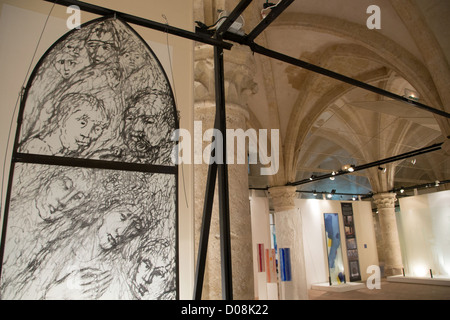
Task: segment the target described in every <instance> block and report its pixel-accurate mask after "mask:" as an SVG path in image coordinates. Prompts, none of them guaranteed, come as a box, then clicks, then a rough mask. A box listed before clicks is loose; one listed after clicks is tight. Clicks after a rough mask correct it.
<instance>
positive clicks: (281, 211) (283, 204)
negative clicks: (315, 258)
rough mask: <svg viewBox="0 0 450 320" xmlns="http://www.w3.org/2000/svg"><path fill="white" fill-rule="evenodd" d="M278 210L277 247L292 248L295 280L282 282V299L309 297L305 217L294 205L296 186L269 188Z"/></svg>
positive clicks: (276, 225)
mask: <svg viewBox="0 0 450 320" xmlns="http://www.w3.org/2000/svg"><path fill="white" fill-rule="evenodd" d="M269 193H270V197H271V198H272V204H273V207H274V210H275V230H276V236H277V247H278V249H280V248H290V251H291V270H292V281H290V282H282V284H281V290H280V291H281V292H280V298H281V299H282V300H307V299H308V288H307V283H306V267H305V256H304V248H303V231H302V219H301V215H300V212H299V211H298V210H297V209H296V208H295V203H294V200H295V199H296V198H297V192H296V187H274V188H270V189H269Z"/></svg>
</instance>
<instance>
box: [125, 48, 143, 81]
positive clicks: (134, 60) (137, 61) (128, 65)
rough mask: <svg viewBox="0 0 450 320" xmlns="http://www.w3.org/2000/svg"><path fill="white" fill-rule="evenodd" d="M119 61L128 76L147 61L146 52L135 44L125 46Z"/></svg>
mask: <svg viewBox="0 0 450 320" xmlns="http://www.w3.org/2000/svg"><path fill="white" fill-rule="evenodd" d="M119 61H120V65H121V66H122V68H123V70H124V73H125V75H126V76H128V75H130V74H132V73H133V72H134V71H136V70H138V69H139V68H141V67H142V66H143V65H144V64H145V63H146V59H145V56H144V54H142V53H141V51H140V48H139V47H138V46H137V45H135V44H131V45H130V46H128V47H125V50H124V52H123V53H121V55H120V57H119Z"/></svg>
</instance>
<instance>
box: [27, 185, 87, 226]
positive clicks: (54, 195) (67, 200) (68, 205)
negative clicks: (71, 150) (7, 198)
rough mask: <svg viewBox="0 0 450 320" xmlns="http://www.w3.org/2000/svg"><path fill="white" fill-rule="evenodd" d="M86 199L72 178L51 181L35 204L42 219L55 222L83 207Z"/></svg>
mask: <svg viewBox="0 0 450 320" xmlns="http://www.w3.org/2000/svg"><path fill="white" fill-rule="evenodd" d="M85 198H86V196H85V195H84V193H83V192H81V191H79V190H77V189H76V188H75V186H74V184H73V181H72V180H71V179H70V178H67V177H62V178H57V179H55V180H53V181H51V182H50V183H49V184H48V186H47V187H46V188H45V189H44V190H43V191H42V192H41V193H40V194H39V195H38V196H37V198H36V202H35V204H36V208H37V210H38V214H39V216H40V217H41V219H43V220H46V221H53V220H55V219H58V218H60V217H62V216H63V215H65V214H68V213H69V212H70V211H72V210H73V209H74V208H76V207H78V206H79V205H81V204H82V203H83V202H84V201H85Z"/></svg>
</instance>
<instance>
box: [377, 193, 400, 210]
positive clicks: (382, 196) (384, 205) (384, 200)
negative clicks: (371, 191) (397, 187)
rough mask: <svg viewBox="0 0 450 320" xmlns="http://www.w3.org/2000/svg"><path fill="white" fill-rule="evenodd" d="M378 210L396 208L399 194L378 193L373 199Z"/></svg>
mask: <svg viewBox="0 0 450 320" xmlns="http://www.w3.org/2000/svg"><path fill="white" fill-rule="evenodd" d="M372 199H373V201H374V203H375V205H376V206H377V208H378V209H388V208H395V201H396V200H397V194H395V193H378V194H376V195H374V196H373V197H372Z"/></svg>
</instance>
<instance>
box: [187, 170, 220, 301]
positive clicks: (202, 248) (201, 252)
mask: <svg viewBox="0 0 450 320" xmlns="http://www.w3.org/2000/svg"><path fill="white" fill-rule="evenodd" d="M216 177H217V164H216V163H215V162H214V163H212V164H210V165H209V168H208V176H207V178H206V192H205V202H204V204H203V217H202V226H201V229H200V241H199V245H198V253H197V268H196V271H195V285H194V297H193V298H194V300H201V299H202V292H203V280H204V277H205V265H206V255H207V253H208V241H209V230H210V226H211V216H212V207H213V203H214V189H215V188H216Z"/></svg>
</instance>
